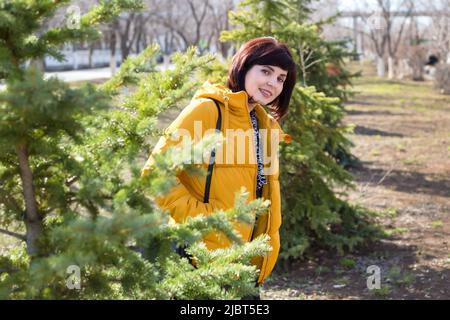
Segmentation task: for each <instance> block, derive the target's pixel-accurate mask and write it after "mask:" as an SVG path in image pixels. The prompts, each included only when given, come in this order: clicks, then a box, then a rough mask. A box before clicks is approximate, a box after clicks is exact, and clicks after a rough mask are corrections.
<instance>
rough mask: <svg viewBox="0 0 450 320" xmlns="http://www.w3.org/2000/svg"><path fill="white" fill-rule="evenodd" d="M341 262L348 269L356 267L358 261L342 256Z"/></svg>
mask: <svg viewBox="0 0 450 320" xmlns="http://www.w3.org/2000/svg"><path fill="white" fill-rule="evenodd" d="M339 264H340V265H341V266H343V267H344V268H346V269H353V268H355V267H356V261H355V260H353V259H349V258H342V259H341V260H340V261H339Z"/></svg>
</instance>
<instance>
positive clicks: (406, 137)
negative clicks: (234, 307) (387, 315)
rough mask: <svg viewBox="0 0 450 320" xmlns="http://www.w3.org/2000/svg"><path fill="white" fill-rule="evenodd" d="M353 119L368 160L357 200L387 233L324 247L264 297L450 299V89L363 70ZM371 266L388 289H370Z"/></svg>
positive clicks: (360, 153) (358, 173)
mask: <svg viewBox="0 0 450 320" xmlns="http://www.w3.org/2000/svg"><path fill="white" fill-rule="evenodd" d="M354 90H355V91H356V92H357V93H356V95H355V96H354V97H353V98H351V99H350V101H349V102H348V103H347V104H346V106H345V110H346V116H345V119H344V123H345V124H347V125H354V126H355V129H354V134H352V135H350V136H349V138H350V139H351V140H352V141H353V143H354V148H353V149H352V153H353V154H354V155H356V156H357V157H358V158H359V159H360V160H361V162H362V166H361V167H360V168H357V169H352V170H351V172H352V174H353V175H354V178H355V182H356V189H355V190H348V200H349V201H350V202H351V203H354V204H360V205H363V206H365V207H366V208H370V209H372V210H374V211H376V212H377V217H376V220H377V222H378V223H379V224H380V226H382V228H383V229H384V230H385V233H386V234H387V236H386V238H384V239H381V240H380V241H376V242H375V243H374V244H373V245H372V246H371V247H370V248H369V249H365V250H359V251H355V252H353V253H351V254H347V255H345V256H337V255H335V254H330V253H326V252H317V254H316V255H315V257H313V258H312V259H310V260H309V261H303V262H299V263H297V264H296V265H294V266H293V267H292V269H291V271H289V272H286V273H284V274H276V275H274V276H273V277H272V278H271V280H270V281H268V282H267V283H266V284H265V285H264V286H263V291H262V296H263V298H264V299H450V248H449V245H450V97H448V96H447V97H446V96H443V95H440V94H439V92H437V90H436V89H434V88H433V86H432V84H431V83H428V82H412V81H388V80H380V79H377V78H375V77H373V76H371V75H370V72H365V73H363V77H362V78H360V79H358V80H357V81H356V82H355V87H354ZM369 266H376V267H378V268H379V269H378V270H379V271H380V275H381V283H380V288H379V289H372V290H369V289H368V285H367V281H368V277H370V276H371V275H373V274H372V273H368V272H367V268H368V267H369Z"/></svg>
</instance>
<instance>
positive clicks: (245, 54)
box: [227, 37, 297, 120]
mask: <svg viewBox="0 0 450 320" xmlns="http://www.w3.org/2000/svg"><path fill="white" fill-rule="evenodd" d="M256 64H257V65H271V66H276V67H279V68H281V69H283V70H286V71H287V77H286V80H285V82H284V84H283V91H281V94H280V95H279V96H278V97H277V98H276V99H275V100H274V101H272V102H271V103H270V107H269V108H270V113H271V114H272V116H273V117H274V118H275V119H277V120H280V119H281V118H283V117H284V116H285V115H286V114H287V112H288V109H289V101H290V100H291V96H292V91H293V90H294V86H295V82H296V79H297V75H296V66H295V62H294V60H293V58H292V54H291V52H290V51H289V48H288V47H287V46H286V45H285V44H284V43H280V42H278V41H277V40H276V39H275V38H272V37H261V38H255V39H252V40H250V41H248V42H246V43H244V44H243V45H242V46H241V47H240V48H239V50H238V52H237V53H236V54H235V55H234V57H233V61H232V63H231V67H230V70H229V72H228V83H227V85H228V88H230V89H231V91H233V92H238V91H242V90H245V76H246V74H247V72H248V71H249V70H250V69H251V68H252V67H253V66H254V65H256Z"/></svg>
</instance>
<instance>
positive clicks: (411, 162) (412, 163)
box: [402, 159, 422, 166]
mask: <svg viewBox="0 0 450 320" xmlns="http://www.w3.org/2000/svg"><path fill="white" fill-rule="evenodd" d="M402 163H403V164H404V165H406V166H419V165H421V164H422V162H420V161H419V160H416V159H405V160H403V161H402Z"/></svg>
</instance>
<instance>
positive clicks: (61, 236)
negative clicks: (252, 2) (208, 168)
mask: <svg viewBox="0 0 450 320" xmlns="http://www.w3.org/2000/svg"><path fill="white" fill-rule="evenodd" d="M68 3H69V1H42V0H40V1H25V0H24V1H1V2H0V17H1V19H0V21H1V22H0V45H1V46H0V75H1V78H2V79H4V80H5V83H6V88H5V89H4V90H3V91H1V92H0V151H1V152H0V160H1V161H0V231H1V233H2V236H5V235H6V236H12V237H15V238H17V239H19V240H20V241H22V242H23V245H21V246H17V247H16V248H14V249H11V250H7V251H6V252H2V255H1V256H0V297H2V298H12V299H21V298H27V299H30V298H31V299H33V298H41V299H42V298H43V299H49V298H51V299H67V298H71V299H78V298H79V299H114V298H116V299H121V298H124V299H215V298H219V299H227V298H228V299H234V298H239V297H241V296H243V295H247V294H250V293H253V292H254V290H255V289H254V280H255V279H256V275H257V270H256V268H255V267H254V266H252V265H251V264H250V260H251V258H252V257H255V256H261V255H263V254H265V253H266V252H267V251H268V250H269V248H268V245H267V239H266V238H265V237H259V238H258V239H256V240H255V241H253V242H252V243H248V244H243V243H242V239H240V237H239V236H238V235H237V234H235V232H234V229H233V223H236V222H245V223H252V221H253V215H256V216H257V215H258V214H261V213H263V212H264V211H265V210H267V207H268V205H269V203H268V202H267V201H265V202H264V201H262V200H257V201H254V202H251V203H248V201H247V192H246V190H242V191H241V192H239V193H237V194H236V205H235V207H234V208H231V209H230V210H227V211H219V212H216V213H214V214H212V215H209V216H202V215H200V216H197V217H195V218H192V219H188V221H187V222H186V223H184V224H174V223H172V222H171V220H170V217H169V216H168V215H167V213H165V212H161V211H160V210H159V209H158V208H157V207H156V206H155V205H154V203H153V198H154V197H156V196H159V195H161V194H163V193H164V192H166V191H167V190H168V189H169V188H170V187H172V186H173V185H174V183H175V182H176V178H175V172H177V171H178V170H186V171H188V172H189V173H192V174H204V170H203V169H202V168H201V167H198V166H195V165H192V164H188V162H187V161H186V157H187V154H186V153H185V150H180V149H179V148H177V147H174V148H171V149H169V150H168V151H167V152H166V153H164V154H163V155H161V156H158V157H157V158H156V161H155V165H154V168H153V170H152V171H151V173H150V174H149V175H148V176H146V177H145V178H141V177H140V169H141V168H142V166H143V163H144V162H145V158H146V156H147V155H148V152H149V151H150V150H151V147H152V145H153V142H154V141H153V140H154V139H152V137H157V136H159V135H160V134H161V131H160V130H159V129H158V125H157V124H158V121H157V120H158V116H159V115H160V114H161V112H163V111H165V110H167V109H168V108H171V107H174V106H175V107H176V106H178V107H179V106H182V105H183V104H184V103H186V100H185V98H186V97H189V96H191V95H192V94H193V92H194V90H195V88H196V86H197V85H198V80H196V79H200V76H197V72H200V71H201V70H202V69H203V70H205V69H208V68H210V66H209V65H210V64H211V63H212V61H213V57H211V56H203V57H199V56H197V55H196V50H195V48H192V49H190V50H188V52H186V53H184V54H181V53H180V54H176V55H175V56H173V57H172V59H173V61H174V64H175V66H174V68H173V69H170V70H166V71H157V70H156V67H155V56H156V54H157V53H158V48H157V47H156V46H150V47H148V48H147V49H145V50H144V51H143V52H142V53H141V54H140V55H139V56H137V57H135V58H129V59H127V60H126V61H125V62H124V63H123V64H122V66H121V68H120V70H119V71H118V73H117V74H116V75H115V76H114V77H113V78H112V79H111V80H109V81H108V82H106V83H105V84H103V85H101V86H99V87H96V86H94V85H91V84H86V85H83V86H81V87H78V88H73V87H71V86H69V85H68V84H66V83H63V82H61V81H59V80H58V79H55V78H50V79H44V77H43V74H42V73H41V72H40V71H39V70H37V69H35V68H34V67H33V66H32V65H29V64H27V61H29V60H33V59H39V58H43V57H44V56H45V55H51V56H54V57H57V58H60V59H63V58H64V57H63V56H62V55H61V53H60V51H59V48H60V45H61V44H63V43H66V42H70V41H80V40H88V39H94V38H95V37H96V36H98V35H99V34H98V31H97V29H96V28H97V27H98V25H99V24H100V23H104V22H107V21H110V20H111V19H112V18H114V17H115V16H117V15H118V14H119V13H120V12H122V11H123V10H136V9H139V8H141V7H142V4H141V2H140V1H131V0H122V1H121V0H110V1H102V2H101V3H100V4H99V5H98V6H96V7H94V8H92V10H90V11H89V12H88V13H86V14H85V15H83V16H82V17H81V20H80V24H79V28H77V29H73V28H71V27H67V26H66V27H65V26H61V27H60V28H54V29H50V30H46V31H45V32H43V33H42V34H41V35H39V36H36V32H37V30H38V29H40V27H41V26H42V21H43V19H44V18H48V17H51V16H52V15H53V14H54V13H55V11H56V10H57V9H58V8H61V7H63V6H64V5H67V4H68ZM218 143H220V139H219V137H217V136H212V137H208V138H207V139H204V140H203V141H201V142H199V143H198V144H196V145H193V146H192V150H193V152H194V154H197V155H199V154H203V152H205V151H208V150H211V148H212V147H214V146H216V145H217V144H218ZM11 228H13V229H14V230H10V229H11ZM212 230H216V231H217V232H223V233H224V234H226V235H227V236H228V237H229V238H230V239H231V240H233V243H234V244H233V246H232V247H230V248H227V249H223V250H216V251H213V252H209V251H208V250H207V249H206V247H205V246H204V244H203V243H202V242H201V239H202V236H203V235H204V234H206V233H208V232H211V231H212ZM174 245H187V251H188V253H190V254H191V255H192V256H193V257H194V261H195V267H194V266H193V265H192V264H191V263H190V262H189V261H188V260H187V259H186V258H182V257H180V256H179V255H178V254H176V253H175V252H174V250H173V246H174ZM74 270H75V271H74ZM76 270H78V271H79V273H80V274H79V276H80V277H78V276H77V272H76ZM68 272H69V273H68ZM71 272H74V273H73V274H72V273H71Z"/></svg>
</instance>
